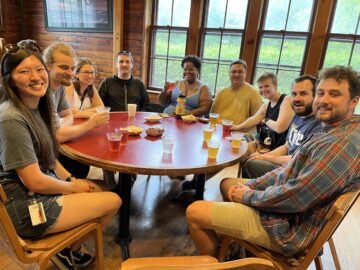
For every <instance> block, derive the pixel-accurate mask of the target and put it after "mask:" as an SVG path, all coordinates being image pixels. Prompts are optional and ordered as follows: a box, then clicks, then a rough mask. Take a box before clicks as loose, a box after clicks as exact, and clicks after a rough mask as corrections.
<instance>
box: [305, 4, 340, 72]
mask: <svg viewBox="0 0 360 270" xmlns="http://www.w3.org/2000/svg"><path fill="white" fill-rule="evenodd" d="M334 3H335V0H326V1H325V0H321V1H317V7H316V15H315V23H314V28H313V35H312V36H311V40H310V45H309V51H308V54H307V55H306V56H305V59H306V60H305V61H306V62H305V63H306V64H305V69H304V73H305V74H311V75H317V73H318V70H319V69H320V65H321V58H322V56H323V55H324V53H323V50H324V47H325V45H326V44H325V41H326V33H327V32H328V27H329V23H330V19H331V13H332V7H333V5H334Z"/></svg>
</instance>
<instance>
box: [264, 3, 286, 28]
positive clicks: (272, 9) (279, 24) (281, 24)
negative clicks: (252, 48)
mask: <svg viewBox="0 0 360 270" xmlns="http://www.w3.org/2000/svg"><path fill="white" fill-rule="evenodd" d="M288 8H289V0H269V6H268V9H267V13H266V21H265V28H264V30H284V29H285V22H286V14H287V11H288Z"/></svg>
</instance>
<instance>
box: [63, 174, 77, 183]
mask: <svg viewBox="0 0 360 270" xmlns="http://www.w3.org/2000/svg"><path fill="white" fill-rule="evenodd" d="M75 178H76V177H75V176H73V175H72V174H70V175H69V176H68V177H66V179H65V181H66V182H71V180H73V179H75Z"/></svg>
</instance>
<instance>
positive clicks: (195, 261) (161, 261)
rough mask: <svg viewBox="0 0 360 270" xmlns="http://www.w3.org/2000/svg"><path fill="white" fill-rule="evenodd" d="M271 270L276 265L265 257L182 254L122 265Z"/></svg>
mask: <svg viewBox="0 0 360 270" xmlns="http://www.w3.org/2000/svg"><path fill="white" fill-rule="evenodd" d="M140 269H141V270H162V269H164V270H165V269H166V270H177V269H179V270H180V269H182V270H184V269H186V270H221V269H232V270H271V269H275V268H274V265H273V264H272V263H271V262H270V261H269V260H265V259H260V258H247V259H241V260H236V261H231V262H223V263H219V262H218V260H217V259H215V258H214V257H210V256H182V257H161V258H136V259H128V260H126V261H125V262H123V263H122V265H121V270H140Z"/></svg>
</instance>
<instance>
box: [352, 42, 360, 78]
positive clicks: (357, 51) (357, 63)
mask: <svg viewBox="0 0 360 270" xmlns="http://www.w3.org/2000/svg"><path fill="white" fill-rule="evenodd" d="M350 65H351V66H352V67H353V68H354V69H355V70H356V71H357V72H360V40H358V41H357V42H356V43H355V47H354V52H353V54H352V58H351V63H350Z"/></svg>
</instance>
